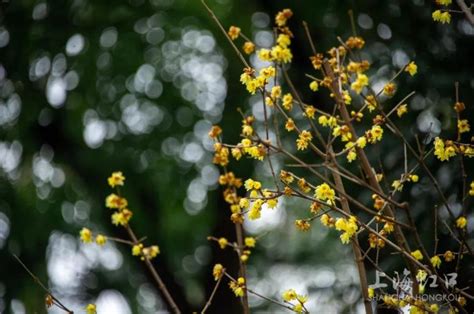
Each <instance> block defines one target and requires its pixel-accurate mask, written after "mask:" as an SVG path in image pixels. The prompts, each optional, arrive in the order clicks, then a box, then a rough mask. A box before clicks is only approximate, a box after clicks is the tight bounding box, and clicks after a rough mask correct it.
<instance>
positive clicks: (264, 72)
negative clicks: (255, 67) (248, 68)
mask: <svg viewBox="0 0 474 314" xmlns="http://www.w3.org/2000/svg"><path fill="white" fill-rule="evenodd" d="M259 73H260V75H261V76H262V77H264V78H265V79H269V78H271V77H274V76H275V73H276V70H275V68H274V67H272V66H269V67H266V68H263V69H261V70H260V72H259Z"/></svg>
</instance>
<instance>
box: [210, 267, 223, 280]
mask: <svg viewBox="0 0 474 314" xmlns="http://www.w3.org/2000/svg"><path fill="white" fill-rule="evenodd" d="M224 272H225V269H224V266H222V264H215V265H214V268H213V269H212V275H213V276H214V280H216V281H217V280H219V278H221V277H222V275H223V274H224Z"/></svg>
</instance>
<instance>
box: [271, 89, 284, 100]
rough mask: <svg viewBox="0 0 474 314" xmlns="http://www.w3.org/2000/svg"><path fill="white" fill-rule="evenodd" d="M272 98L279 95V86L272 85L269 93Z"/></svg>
mask: <svg viewBox="0 0 474 314" xmlns="http://www.w3.org/2000/svg"><path fill="white" fill-rule="evenodd" d="M270 95H271V96H272V98H273V99H277V98H280V97H281V86H273V87H272V91H271V93H270Z"/></svg>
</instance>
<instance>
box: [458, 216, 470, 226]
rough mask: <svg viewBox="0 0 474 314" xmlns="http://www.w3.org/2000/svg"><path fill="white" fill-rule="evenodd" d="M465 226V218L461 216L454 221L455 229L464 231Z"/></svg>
mask: <svg viewBox="0 0 474 314" xmlns="http://www.w3.org/2000/svg"><path fill="white" fill-rule="evenodd" d="M466 225H467V219H466V217H464V216H461V217H459V218H458V219H456V227H458V228H459V229H464V228H466Z"/></svg>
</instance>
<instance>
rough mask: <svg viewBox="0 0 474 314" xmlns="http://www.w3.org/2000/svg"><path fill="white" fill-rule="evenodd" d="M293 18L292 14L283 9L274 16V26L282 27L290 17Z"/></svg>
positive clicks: (288, 10)
mask: <svg viewBox="0 0 474 314" xmlns="http://www.w3.org/2000/svg"><path fill="white" fill-rule="evenodd" d="M292 16H293V12H292V11H291V10H290V9H284V10H282V11H280V12H278V13H277V15H276V16H275V24H276V25H278V26H280V27H283V26H285V25H286V22H287V21H288V19H289V18H290V17H292Z"/></svg>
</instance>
